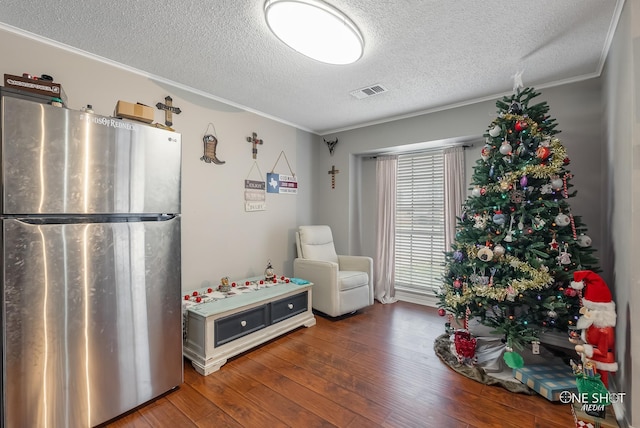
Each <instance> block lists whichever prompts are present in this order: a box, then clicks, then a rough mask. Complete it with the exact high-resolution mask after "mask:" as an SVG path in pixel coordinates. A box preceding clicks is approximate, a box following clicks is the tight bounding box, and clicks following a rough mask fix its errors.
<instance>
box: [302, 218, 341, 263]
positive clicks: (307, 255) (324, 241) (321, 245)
mask: <svg viewBox="0 0 640 428" xmlns="http://www.w3.org/2000/svg"><path fill="white" fill-rule="evenodd" d="M298 233H299V237H300V250H301V251H302V254H298V257H302V258H304V259H309V260H324V261H326V262H334V263H338V255H337V254H336V250H335V247H334V246H333V235H332V234H331V229H329V227H328V226H305V227H301V228H300V231H299V232H298Z"/></svg>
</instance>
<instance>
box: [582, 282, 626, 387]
mask: <svg viewBox="0 0 640 428" xmlns="http://www.w3.org/2000/svg"><path fill="white" fill-rule="evenodd" d="M571 287H572V288H574V289H576V290H583V289H584V291H583V297H582V307H581V308H580V314H581V316H580V318H579V319H578V323H577V327H578V329H580V330H582V333H581V336H580V338H581V339H582V341H581V342H580V343H578V344H577V345H576V346H575V350H576V352H577V353H578V354H580V355H581V357H582V361H583V363H586V362H587V361H592V362H594V363H595V366H596V369H597V372H598V373H599V374H600V379H601V380H602V383H603V384H604V385H605V386H606V387H608V386H609V385H608V384H607V377H608V373H609V372H616V371H618V363H616V360H615V329H614V327H615V326H616V304H615V302H613V301H612V300H611V292H610V291H609V287H607V284H606V283H605V282H604V281H603V279H602V278H600V276H599V275H598V274H596V273H595V272H592V271H590V270H581V271H576V272H574V274H573V282H572V283H571ZM572 342H573V343H576V342H574V341H573V340H572ZM582 342H583V343H582Z"/></svg>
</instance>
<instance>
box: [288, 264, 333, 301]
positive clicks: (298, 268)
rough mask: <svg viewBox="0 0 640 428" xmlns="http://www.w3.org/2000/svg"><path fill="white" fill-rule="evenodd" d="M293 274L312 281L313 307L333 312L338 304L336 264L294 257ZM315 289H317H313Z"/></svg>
mask: <svg viewBox="0 0 640 428" xmlns="http://www.w3.org/2000/svg"><path fill="white" fill-rule="evenodd" d="M293 276H295V277H296V278H302V279H306V280H307V281H311V282H312V283H313V287H312V289H311V293H312V296H313V307H314V308H315V309H317V310H319V311H321V312H324V313H333V312H335V311H336V310H337V308H338V306H339V300H338V264H337V263H333V262H326V261H322V260H308V259H301V258H296V259H294V260H293ZM314 290H317V291H314Z"/></svg>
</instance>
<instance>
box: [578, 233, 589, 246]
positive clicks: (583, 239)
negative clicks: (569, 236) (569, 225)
mask: <svg viewBox="0 0 640 428" xmlns="http://www.w3.org/2000/svg"><path fill="white" fill-rule="evenodd" d="M577 241H578V245H579V246H581V247H583V248H584V247H588V246H590V245H591V237H589V236H587V235H580V236H578V239H577Z"/></svg>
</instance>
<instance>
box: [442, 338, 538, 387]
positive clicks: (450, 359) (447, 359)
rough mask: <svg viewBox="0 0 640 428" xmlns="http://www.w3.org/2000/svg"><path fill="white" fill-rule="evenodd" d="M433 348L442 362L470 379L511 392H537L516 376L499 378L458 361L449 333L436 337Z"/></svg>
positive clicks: (479, 368)
mask: <svg viewBox="0 0 640 428" xmlns="http://www.w3.org/2000/svg"><path fill="white" fill-rule="evenodd" d="M433 350H434V351H435V353H436V355H437V356H438V357H440V359H441V360H442V362H444V363H445V364H446V365H448V366H449V367H451V368H452V369H453V370H455V371H456V372H458V373H460V374H461V375H463V376H466V377H468V378H469V379H473V380H475V381H476V382H480V383H483V384H485V385H497V386H501V387H503V388H504V389H506V390H508V391H510V392H516V393H520V394H528V395H533V394H535V391H533V390H532V389H531V388H529V387H528V386H527V385H525V384H523V383H521V382H520V381H519V380H517V379H516V378H512V379H508V378H504V376H501V377H500V378H499V377H496V376H497V374H496V376H492V375H491V374H490V373H487V372H486V371H485V370H484V369H482V368H481V367H474V366H468V365H466V364H463V363H460V362H458V358H457V357H456V356H455V355H454V354H453V353H452V352H451V339H450V337H449V335H448V334H443V335H440V336H438V337H437V338H436V340H435V342H434V344H433Z"/></svg>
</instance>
